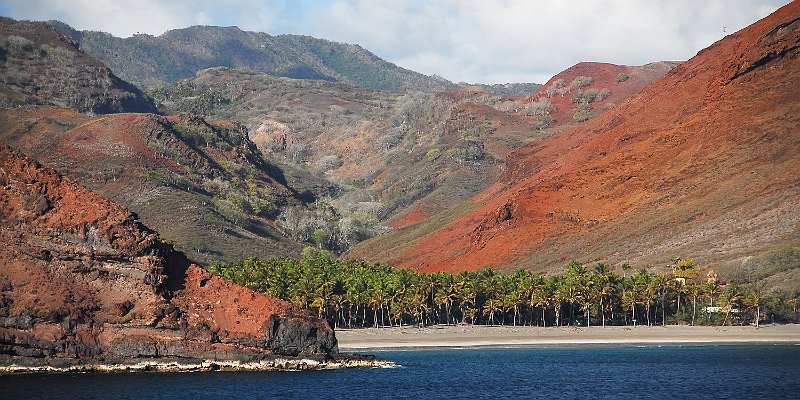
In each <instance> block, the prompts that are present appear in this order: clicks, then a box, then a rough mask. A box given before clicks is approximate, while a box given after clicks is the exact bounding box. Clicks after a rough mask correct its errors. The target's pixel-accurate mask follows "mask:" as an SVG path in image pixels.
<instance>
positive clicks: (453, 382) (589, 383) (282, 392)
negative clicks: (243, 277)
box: [0, 345, 800, 400]
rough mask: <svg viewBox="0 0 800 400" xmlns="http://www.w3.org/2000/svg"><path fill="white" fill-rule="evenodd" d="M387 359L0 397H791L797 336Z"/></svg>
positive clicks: (51, 378) (91, 378)
mask: <svg viewBox="0 0 800 400" xmlns="http://www.w3.org/2000/svg"><path fill="white" fill-rule="evenodd" d="M375 354H376V355H378V356H379V357H382V358H386V359H389V360H392V361H395V362H397V363H399V364H400V366H399V367H397V368H383V369H350V370H339V371H304V372H203V373H116V374H97V373H92V374H24V375H6V376H0V399H103V400H105V399H173V400H178V399H323V398H324V399H378V398H381V399H387V398H388V399H394V398H409V399H431V398H442V399H476V398H492V399H529V398H547V399H580V398H591V399H605V398H609V399H670V400H677V399H754V398H756V399H800V345H731V346H663V347H576V348H563V347H557V348H556V347H550V348H521V349H448V350H413V351H398V352H379V353H375Z"/></svg>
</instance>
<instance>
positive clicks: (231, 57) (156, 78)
mask: <svg viewBox="0 0 800 400" xmlns="http://www.w3.org/2000/svg"><path fill="white" fill-rule="evenodd" d="M49 23H50V24H51V25H52V26H53V27H54V28H55V29H57V30H59V31H61V32H62V33H64V34H66V35H67V36H70V37H72V38H73V39H75V40H76V41H77V42H78V43H79V44H80V47H81V49H82V50H83V51H85V52H87V53H89V54H91V55H93V56H95V57H97V58H98V59H99V60H100V61H102V62H104V63H105V64H106V65H108V66H109V67H110V68H111V69H112V70H114V71H116V72H117V74H119V75H120V76H121V77H122V78H123V79H125V80H127V81H129V82H131V83H133V84H135V85H137V86H139V87H141V88H144V89H153V88H158V87H162V86H164V85H166V84H170V83H174V82H176V81H178V80H179V79H182V78H188V77H191V76H194V74H195V73H196V72H197V71H199V70H202V69H206V68H211V67H229V68H252V69H254V70H258V71H262V72H265V73H267V74H270V75H274V76H283V77H289V78H299V79H316V80H328V81H335V82H342V83H348V84H351V85H355V86H360V87H367V88H373V89H381V90H425V91H427V90H433V89H439V88H444V87H451V86H453V84H452V83H451V82H449V81H447V80H444V79H443V78H440V77H430V76H426V75H423V74H420V73H418V72H414V71H411V70H408V69H405V68H402V67H399V66H397V65H395V64H393V63H390V62H388V61H385V60H383V59H381V58H379V57H378V56H376V55H375V54H373V53H371V52H369V51H368V50H366V49H364V48H362V47H361V46H359V45H357V44H346V43H338V42H332V41H329V40H325V39H317V38H313V37H311V36H303V35H276V36H272V35H269V34H267V33H263V32H251V31H243V30H241V29H239V28H238V27H235V26H232V27H218V26H197V25H196V26H191V27H188V28H181V29H172V30H169V31H167V32H165V33H163V34H161V35H158V36H152V35H147V34H138V35H134V36H131V37H129V38H118V37H115V36H113V35H111V34H108V33H103V32H96V31H77V30H75V29H73V28H72V27H70V26H69V25H67V24H65V23H63V22H60V21H50V22H49Z"/></svg>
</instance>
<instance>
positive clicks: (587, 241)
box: [375, 2, 800, 272]
mask: <svg viewBox="0 0 800 400" xmlns="http://www.w3.org/2000/svg"><path fill="white" fill-rule="evenodd" d="M798 18H800V3H797V2H795V3H792V4H789V5H787V6H785V7H783V8H781V9H780V10H778V11H776V12H775V13H774V14H772V15H770V16H769V17H767V18H765V19H763V20H761V21H759V22H757V23H755V24H753V25H751V26H750V27H748V28H745V29H743V30H741V31H740V32H737V33H735V34H732V35H729V36H728V37H726V38H725V39H723V40H721V41H719V42H717V43H715V44H714V45H712V46H711V47H709V48H707V49H705V50H703V51H701V52H700V53H699V54H698V55H697V56H695V57H694V58H692V59H691V60H689V61H687V62H685V63H683V64H681V65H680V66H678V67H677V68H675V69H674V70H672V71H671V72H670V73H669V74H667V76H665V77H664V78H662V79H660V80H658V81H656V82H653V83H652V84H651V85H649V86H648V87H647V88H645V89H644V90H643V91H642V92H640V93H639V94H638V95H635V96H633V97H631V98H628V99H627V100H625V101H623V102H622V103H621V104H619V105H618V106H617V107H615V108H614V109H613V110H612V111H611V112H607V113H604V114H602V115H600V116H598V117H597V118H595V119H593V120H592V121H590V122H589V123H587V124H583V125H581V126H578V127H576V128H574V129H571V130H568V131H564V132H562V133H560V134H558V135H555V136H552V137H550V138H548V139H546V140H544V141H542V142H540V143H538V144H534V145H530V146H527V147H524V148H522V149H520V150H518V151H516V152H514V153H512V154H511V155H510V156H509V157H508V159H507V165H506V171H505V176H504V178H503V179H502V180H501V181H500V182H498V183H497V184H495V185H494V186H493V187H490V188H489V189H487V190H486V191H484V192H482V193H481V194H479V195H478V196H477V197H476V198H475V199H473V203H477V204H478V205H479V206H478V207H477V208H475V209H473V210H466V211H467V212H465V215H464V216H463V217H461V218H459V219H457V220H456V221H455V222H453V223H450V224H449V225H447V226H445V227H444V228H441V229H438V230H436V231H433V232H431V233H428V234H426V235H424V236H422V237H416V238H410V237H404V239H405V240H406V242H405V243H399V242H398V243H399V244H396V247H395V251H386V252H384V253H379V252H377V251H376V252H375V254H384V255H385V254H393V255H392V256H388V257H386V256H383V257H385V258H383V259H382V261H389V262H391V263H393V264H395V265H399V266H403V267H408V268H415V269H421V270H426V271H434V270H446V271H456V270H463V269H478V268H481V267H487V266H491V267H502V268H509V267H517V266H523V267H526V268H531V269H537V270H540V271H548V270H554V269H556V268H560V267H561V266H562V265H563V262H564V261H565V260H568V259H569V258H573V257H574V258H580V259H582V260H584V261H592V260H595V261H608V262H614V263H617V262H623V261H627V262H631V263H633V264H635V265H638V266H646V265H648V263H657V264H659V265H663V263H664V262H665V261H666V260H668V259H669V258H671V257H672V256H675V255H680V256H684V257H688V256H691V257H695V258H696V259H697V260H698V261H699V262H701V263H705V264H714V263H717V264H719V265H720V266H725V265H728V266H730V265H735V264H736V263H739V264H741V262H742V260H744V259H745V258H746V257H748V256H751V255H754V254H757V253H759V252H764V251H767V250H768V249H771V248H773V247H774V246H776V245H780V244H787V243H789V244H797V243H798V242H799V241H800V240H799V235H798V233H799V231H800V230H799V229H798V227H799V226H800V225H798V224H800V135H799V134H798V128H797V127H798V126H800V112H798V111H800V89H799V87H798V85H797V82H798V80H800V62H798V41H800V29H798V28H800V20H798ZM382 250H385V249H382ZM376 258H379V257H376ZM790 272H791V271H790Z"/></svg>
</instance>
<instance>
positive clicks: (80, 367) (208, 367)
mask: <svg viewBox="0 0 800 400" xmlns="http://www.w3.org/2000/svg"><path fill="white" fill-rule="evenodd" d="M24 364H25V363H24V362H23V363H20V364H18V363H11V364H8V365H0V376H2V375H6V374H27V373H67V372H73V373H75V372H77V373H86V372H96V373H134V372H214V371H270V372H280V371H309V370H336V369H345V368H391V367H393V366H395V363H394V362H392V361H387V360H380V359H377V358H348V357H343V358H341V359H336V360H328V361H317V360H313V359H307V358H300V359H286V358H276V359H272V360H264V361H236V360H197V361H187V360H147V361H139V362H134V363H86V364H74V365H64V366H56V365H48V364H41V365H24Z"/></svg>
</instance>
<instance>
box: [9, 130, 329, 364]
mask: <svg viewBox="0 0 800 400" xmlns="http://www.w3.org/2000/svg"><path fill="white" fill-rule="evenodd" d="M0 187H2V190H0V363H2V364H9V363H24V364H25V365H29V364H33V365H40V364H42V365H53V363H54V361H57V362H58V363H60V362H64V363H86V362H105V363H109V362H115V360H117V361H118V360H129V359H137V358H139V359H141V358H155V357H179V358H184V359H185V358H198V359H204V358H211V357H213V358H215V359H216V358H219V359H235V360H245V359H249V358H254V359H261V358H263V357H265V356H270V355H272V356H278V355H288V356H297V355H304V356H314V357H328V356H332V355H335V354H336V352H337V348H336V339H335V337H334V334H333V331H332V330H331V329H330V327H329V326H328V324H327V323H326V322H325V321H322V320H319V319H316V318H314V317H311V316H309V315H308V314H307V313H306V312H305V311H303V310H299V309H297V308H295V307H294V306H292V305H291V304H289V303H287V302H285V301H282V300H279V299H276V298H271V297H269V296H265V295H261V294H257V293H255V292H253V291H251V290H249V289H246V288H243V287H239V286H236V285H233V284H231V283H230V282H226V281H224V280H223V279H222V278H220V277H215V276H212V275H211V274H210V273H209V272H206V271H204V270H202V269H201V268H199V267H198V266H196V265H189V263H188V261H187V260H186V257H185V256H183V254H181V253H178V252H176V251H174V250H173V249H172V247H171V246H169V245H167V244H165V243H164V242H162V241H161V239H160V238H159V237H158V235H157V234H156V233H155V232H153V231H151V230H149V229H147V228H146V227H144V226H143V225H142V224H141V223H139V221H138V220H137V219H136V216H135V215H134V214H132V213H131V212H130V211H128V210H127V209H125V208H123V207H122V206H120V205H118V204H115V203H112V202H110V201H109V200H107V199H105V198H103V197H101V196H99V195H97V194H95V193H92V192H90V191H88V190H86V189H84V188H82V187H80V186H78V185H77V184H76V183H74V182H73V181H71V180H70V179H68V178H64V177H61V176H60V175H58V174H57V173H56V172H54V171H53V170H50V169H47V168H43V167H41V166H39V165H38V164H37V163H35V162H33V161H30V160H28V159H25V158H24V157H23V156H21V155H20V154H19V153H17V152H15V151H13V150H11V149H10V148H9V147H8V146H6V145H4V144H0Z"/></svg>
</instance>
